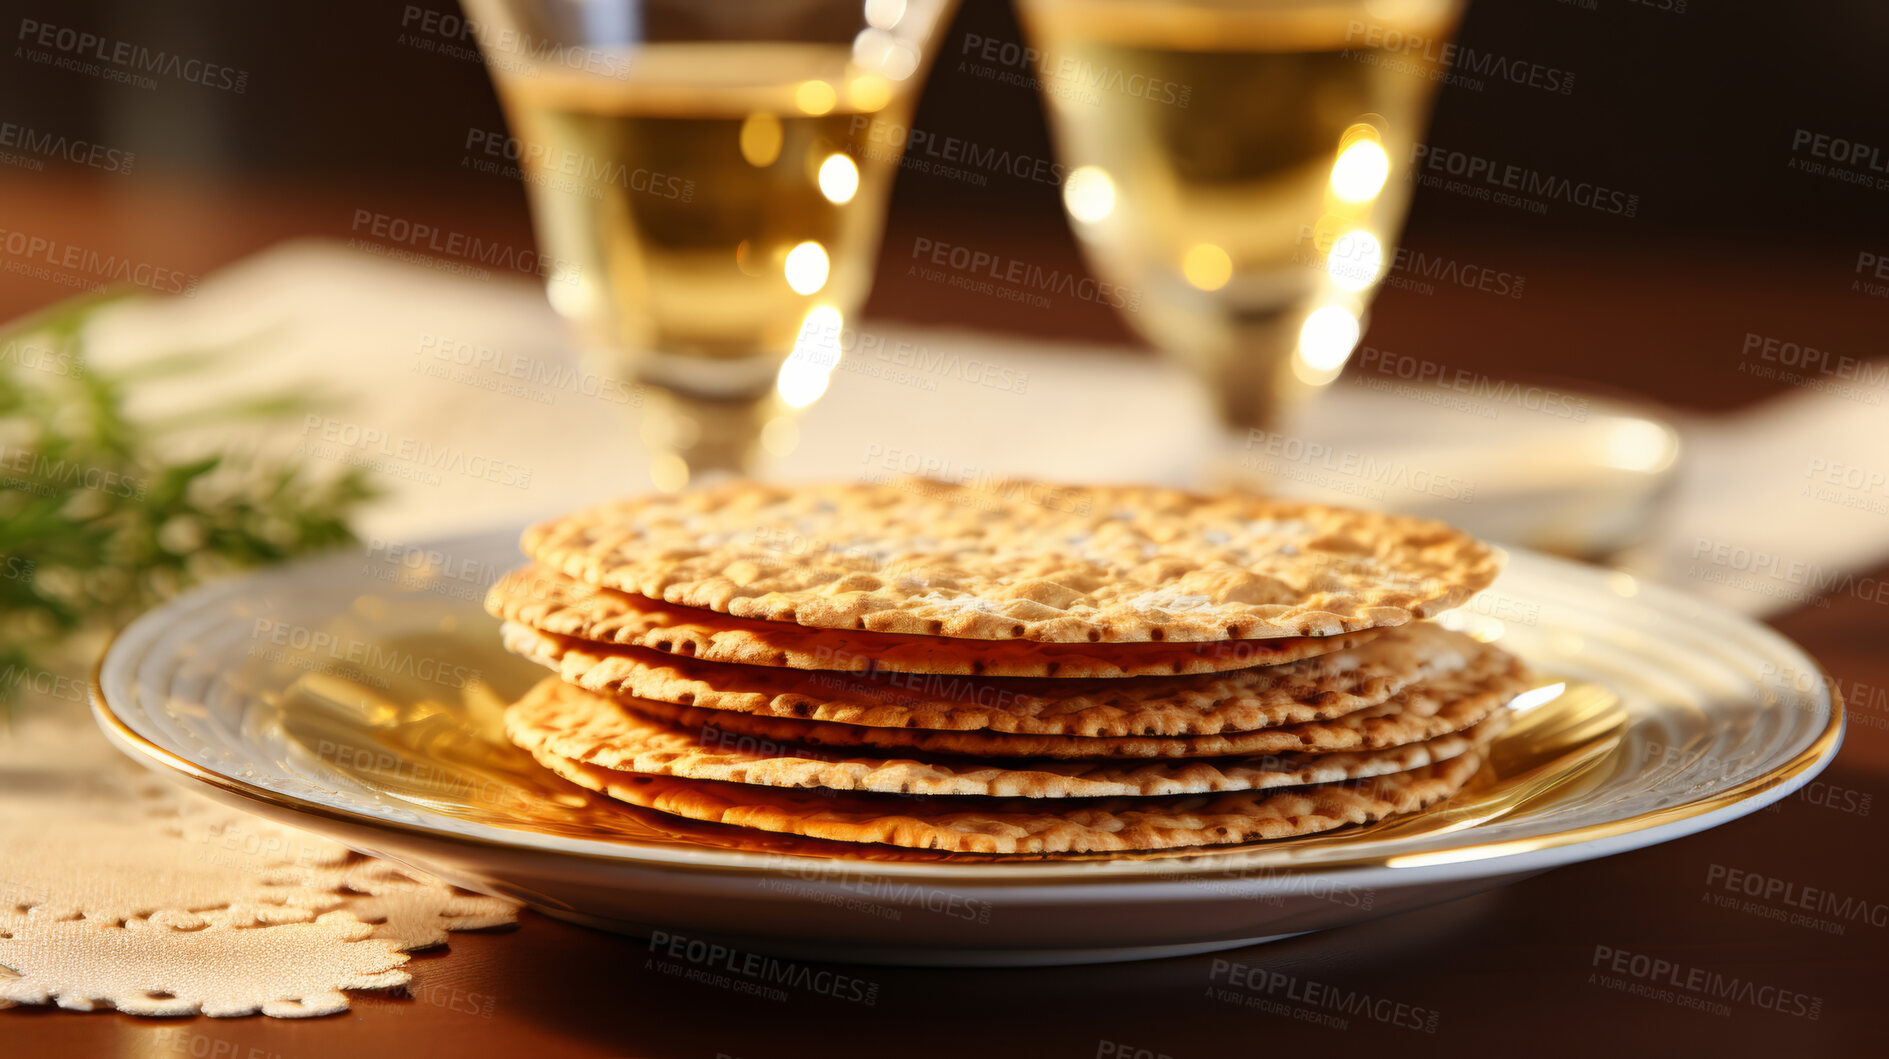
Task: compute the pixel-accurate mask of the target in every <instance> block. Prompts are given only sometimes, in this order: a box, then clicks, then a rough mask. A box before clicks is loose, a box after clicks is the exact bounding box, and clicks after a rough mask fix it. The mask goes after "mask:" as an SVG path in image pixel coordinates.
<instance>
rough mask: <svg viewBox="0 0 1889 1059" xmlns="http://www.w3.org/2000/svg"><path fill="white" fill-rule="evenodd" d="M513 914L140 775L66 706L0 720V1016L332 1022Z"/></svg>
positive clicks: (512, 919)
mask: <svg viewBox="0 0 1889 1059" xmlns="http://www.w3.org/2000/svg"><path fill="white" fill-rule="evenodd" d="M516 922H517V906H516V905H514V904H513V903H511V902H509V901H503V900H499V899H497V898H493V897H486V896H483V895H480V894H473V893H468V892H466V891H463V890H460V889H457V888H455V887H453V886H449V885H447V884H446V883H444V882H441V881H440V880H438V879H434V878H432V877H431V876H427V875H423V874H421V873H419V872H415V871H412V870H410V869H407V868H404V867H401V866H400V865H397V864H392V863H390V862H387V861H382V860H377V859H374V858H371V857H364V856H361V855H359V854H356V853H352V852H350V851H349V850H347V849H346V848H345V847H342V846H340V845H337V844H335V843H333V842H330V841H328V840H326V839H323V838H320V837H319V836H316V835H311V834H307V833H306V832H301V831H296V830H294V829H292V828H286V827H281V826H278V825H276V824H273V823H270V822H269V821H266V820H262V819H260V818H257V817H253V816H249V815H247V814H244V813H241V812H238V811H235V810H232V809H228V808H225V807H223V806H220V805H218V804H216V803H213V802H210V801H208V800H206V799H204V798H200V797H198V796H196V795H193V794H189V793H187V792H185V791H183V790H182V789H180V788H176V787H173V786H172V785H170V784H168V783H165V782H163V781H162V780H159V779H157V778H156V777H153V776H151V775H149V774H148V773H143V772H141V771H140V770H138V769H137V768H136V766H134V765H132V764H130V763H129V762H126V761H125V760H124V759H123V758H122V757H120V756H119V755H118V754H117V753H115V752H114V751H113V750H112V749H111V747H110V746H109V745H108V744H107V743H106V742H105V740H104V738H103V737H102V736H100V735H99V734H98V732H97V730H96V729H95V728H93V727H92V725H91V724H90V718H89V717H87V716H86V715H85V714H84V712H83V711H81V710H78V709H75V708H74V707H73V706H72V704H70V703H66V702H57V703H32V702H28V703H24V704H20V705H18V706H16V707H15V717H14V718H13V720H12V721H11V723H10V724H9V723H6V722H4V721H0V1007H5V1006H9V1005H11V1004H58V1005H59V1006H61V1007H65V1008H71V1009H74V1010H79V1011H93V1010H105V1009H112V1008H115V1009H117V1010H120V1011H125V1012H129V1013H132V1014H137V1015H182V1014H190V1013H195V1012H201V1013H202V1014H205V1015H212V1016H230V1015H250V1014H255V1013H257V1012H261V1013H262V1014H264V1015H272V1016H276V1017H279V1018H297V1017H305V1016H310V1015H328V1014H333V1013H336V1012H340V1011H345V1010H347V1007H348V998H347V995H346V993H345V992H344V991H345V990H355V989H375V990H393V989H400V988H402V987H405V986H408V985H409V984H410V983H412V982H413V980H414V977H415V973H416V972H415V970H414V969H413V968H411V967H408V966H406V965H407V961H408V958H407V956H406V953H408V952H413V951H417V950H422V949H428V948H434V947H437V946H440V945H444V944H446V941H447V935H448V933H449V932H452V931H464V930H491V929H495V928H501V927H507V926H511V925H513V924H514V923H516ZM448 958H450V957H448ZM425 966H430V962H429V964H428V965H423V968H422V969H421V970H420V971H419V972H417V973H418V974H419V975H420V976H421V977H422V978H424V977H425V974H426V971H425V970H424V967H425Z"/></svg>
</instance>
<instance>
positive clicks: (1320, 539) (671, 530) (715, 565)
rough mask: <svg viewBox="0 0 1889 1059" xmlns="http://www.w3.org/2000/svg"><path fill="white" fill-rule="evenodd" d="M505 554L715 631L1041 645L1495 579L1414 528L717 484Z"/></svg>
mask: <svg viewBox="0 0 1889 1059" xmlns="http://www.w3.org/2000/svg"><path fill="white" fill-rule="evenodd" d="M523 544H524V549H525V552H526V554H528V555H530V556H531V557H532V558H534V559H536V560H538V561H539V562H541V563H544V564H545V565H547V566H550V567H553V568H555V569H557V570H559V571H561V572H562V573H564V574H566V575H569V576H571V577H574V578H577V579H578V580H581V581H584V582H586V583H588V584H592V585H599V586H603V587H607V588H613V589H619V590H622V591H624V592H629V593H634V594H637V595H642V596H648V597H652V598H657V599H662V600H665V601H667V602H669V603H675V604H680V605H683V606H688V607H700V608H706V609H708V610H713V611H718V612H720V613H724V614H729V615H732V616H735V617H741V618H757V619H764V620H767V621H774V622H793V623H797V624H800V625H804V626H809V627H813V628H820V629H836V630H852V631H870V632H883V633H900V634H905V635H924V636H946V637H965V638H972V639H979V640H1036V641H1043V642H1052V643H1087V642H1098V641H1100V642H1139V641H1150V640H1169V641H1213V640H1240V639H1246V638H1252V637H1274V636H1330V635H1335V634H1337V633H1342V632H1351V631H1356V630H1359V629H1369V628H1376V627H1379V626H1386V625H1401V624H1403V623H1405V622H1408V621H1411V620H1413V619H1417V618H1425V617H1430V616H1432V615H1435V614H1437V613H1439V612H1441V611H1443V610H1446V609H1448V608H1450V607H1454V606H1456V605H1458V604H1460V603H1462V602H1463V601H1464V600H1467V599H1468V598H1469V597H1470V596H1471V595H1473V594H1474V593H1475V592H1477V591H1479V590H1481V589H1482V588H1484V587H1486V586H1487V585H1488V584H1489V583H1490V581H1492V580H1493V579H1494V578H1495V575H1496V573H1497V571H1498V570H1499V569H1500V565H1501V560H1500V556H1499V553H1497V552H1496V551H1495V550H1494V549H1492V548H1490V547H1489V546H1487V545H1485V544H1483V543H1482V542H1480V541H1478V540H1476V539H1475V538H1473V537H1470V536H1469V535H1467V534H1465V533H1463V532H1462V531H1460V530H1457V529H1454V528H1452V527H1450V526H1448V525H1445V524H1443V523H1441V522H1434V521H1431V520H1428V519H1419V518H1413V517H1410V516H1405V515H1388V514H1381V513H1377V512H1369V511H1357V510H1352V509H1348V508H1339V507H1330V506H1327V505H1323V504H1312V503H1300V502H1292V501H1281V500H1272V499H1265V498H1261V497H1257V496H1249V495H1239V494H1221V495H1197V494H1193V493H1186V492H1181V491H1179V490H1174V489H1164V488H1156V487H1147V486H1095V487H1066V486H1052V485H1047V484H1044V483H1040V482H1027V481H998V482H993V483H990V484H988V485H985V486H981V487H977V488H973V487H970V486H963V485H952V484H949V483H945V482H936V481H928V480H924V479H902V480H897V481H890V482H884V483H848V484H824V485H821V484H795V485H791V486H777V485H767V484H763V483H759V482H752V481H736V482H730V483H727V484H724V485H719V486H714V487H711V488H707V489H702V490H697V491H692V492H684V493H680V494H675V495H659V496H646V497H638V498H635V499H630V500H621V501H617V502H614V503H609V504H604V505H601V506H598V507H593V508H589V509H587V510H584V511H578V512H575V513H572V514H569V515H565V516H563V517H561V518H558V519H553V520H552V521H550V522H546V523H543V524H541V525H537V526H533V527H532V528H531V529H529V530H527V531H526V532H525V535H524V540H523ZM534 624H535V623H534ZM539 627H540V628H544V626H539ZM548 631H558V630H548Z"/></svg>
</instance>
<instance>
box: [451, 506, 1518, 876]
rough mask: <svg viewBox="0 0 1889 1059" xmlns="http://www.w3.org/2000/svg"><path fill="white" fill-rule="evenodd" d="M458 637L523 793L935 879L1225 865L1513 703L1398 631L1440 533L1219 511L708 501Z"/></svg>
mask: <svg viewBox="0 0 1889 1059" xmlns="http://www.w3.org/2000/svg"><path fill="white" fill-rule="evenodd" d="M524 549H525V552H526V554H527V555H528V556H529V557H530V559H531V560H532V564H531V565H529V566H527V567H525V568H524V569H521V570H518V571H516V572H514V573H512V574H510V575H508V576H507V577H506V578H504V579H503V580H502V581H500V582H499V583H498V584H497V585H495V586H494V587H493V589H492V591H491V594H490V595H489V596H488V597H487V601H486V605H487V609H489V610H491V611H492V612H493V613H494V614H496V615H497V616H499V617H501V618H503V619H504V620H505V622H506V625H505V641H506V646H507V647H509V648H510V649H511V650H513V651H515V652H517V653H519V654H522V655H524V656H526V657H528V658H531V659H534V660H536V661H539V662H541V663H543V664H544V665H546V666H548V667H550V668H551V669H553V670H555V671H556V673H557V677H556V678H554V679H550V680H547V681H545V682H544V683H542V684H540V685H539V686H538V687H536V688H534V689H533V690H532V691H531V693H530V694H529V695H527V696H526V697H525V699H524V700H523V701H521V702H519V703H518V704H516V705H515V706H513V707H512V709H511V711H510V712H509V714H508V716H507V730H508V732H509V734H510V736H511V738H512V739H513V740H514V741H515V742H517V743H518V744H519V745H520V746H522V747H524V748H525V749H526V750H528V751H530V752H531V753H532V755H534V756H535V757H536V758H537V759H538V760H539V761H540V762H542V763H543V764H544V765H546V766H547V767H549V768H551V769H553V770H555V771H557V772H558V773H559V774H561V775H563V776H564V777H565V778H567V779H570V780H572V781H574V782H576V783H579V784H582V785H583V786H586V787H589V788H591V789H593V790H597V791H601V792H603V793H605V794H607V795H609V796H610V797H612V798H616V799H619V800H621V801H623V802H627V803H630V804H632V805H637V806H641V807H643V808H645V809H648V810H654V811H656V812H660V813H667V814H672V815H674V816H681V817H687V818H690V819H693V820H698V821H709V822H714V823H719V824H726V825H733V826H737V827H745V828H757V829H761V830H765V831H771V832H780V833H786V834H795V835H805V836H809V837H814V838H821V839H830V840H840V841H846V842H868V843H885V844H890V845H894V846H902V847H915V848H923V849H934V850H947V851H954V852H965V853H995V854H1018V853H1024V854H1038V855H1040V854H1056V853H1091V854H1092V853H1107V852H1112V851H1124V852H1125V851H1134V850H1156V849H1177V848H1189V847H1225V846H1230V845H1234V844H1239V843H1245V842H1252V841H1258V840H1264V839H1276V838H1283V837H1287V836H1292V835H1302V834H1309V833H1312V832H1317V831H1325V830H1329V829H1332V828H1337V827H1342V826H1345V825H1347V824H1358V823H1364V822H1368V821H1372V820H1377V819H1381V818H1383V817H1385V816H1389V815H1392V814H1396V813H1409V812H1415V811H1417V810H1420V809H1423V808H1425V807H1427V806H1430V805H1433V804H1435V803H1437V802H1439V801H1441V800H1443V799H1445V798H1448V797H1449V796H1450V795H1451V794H1453V793H1455V792H1456V791H1457V790H1459V789H1460V788H1461V787H1462V786H1463V785H1464V784H1465V783H1466V782H1467V781H1468V780H1469V778H1470V777H1471V776H1472V775H1473V774H1474V773H1475V772H1476V770H1477V769H1478V768H1479V767H1480V764H1481V758H1482V753H1481V752H1482V749H1483V748H1484V747H1485V746H1486V744H1487V743H1488V742H1489V740H1490V739H1492V738H1493V737H1494V736H1495V735H1496V734H1497V733H1498V732H1499V731H1500V730H1501V728H1502V726H1503V725H1504V724H1505V723H1506V720H1507V713H1506V711H1505V710H1504V709H1503V707H1504V706H1506V705H1507V704H1508V702H1509V701H1510V700H1511V699H1513V698H1514V697H1515V696H1516V695H1517V694H1518V693H1519V692H1521V691H1523V690H1526V689H1527V688H1529V687H1530V686H1531V683H1532V681H1531V678H1530V676H1529V674H1528V672H1527V671H1526V669H1525V668H1524V667H1523V666H1522V665H1521V663H1520V662H1519V661H1517V660H1516V659H1515V658H1513V657H1512V656H1510V655H1508V654H1506V653H1504V652H1503V651H1501V650H1499V649H1497V648H1495V647H1493V646H1491V645H1488V644H1484V643H1481V642H1479V641H1477V640H1475V639H1472V638H1470V637H1468V636H1465V635H1463V634H1461V633H1457V632H1453V631H1450V630H1448V629H1444V628H1442V627H1440V626H1438V625H1435V624H1432V623H1430V622H1426V621H1423V620H1421V619H1424V618H1428V617H1430V616H1432V615H1435V614H1437V613H1439V612H1441V611H1444V610H1446V609H1448V608H1450V607H1454V606H1456V605H1458V604H1460V603H1462V602H1464V601H1465V600H1467V599H1468V598H1469V597H1470V596H1471V595H1472V594H1473V593H1475V592H1476V591H1478V590H1480V589H1482V588H1483V587H1485V586H1487V585H1488V584H1489V582H1490V581H1491V580H1493V579H1494V577H1495V574H1496V572H1497V569H1498V567H1499V558H1498V555H1497V553H1495V552H1494V551H1493V550H1492V549H1490V548H1489V547H1487V546H1486V545H1484V544H1482V543H1481V542H1479V541H1476V540H1474V539H1473V538H1470V537H1468V536H1466V535H1465V534H1463V533H1461V532H1460V531H1457V530H1455V529H1452V528H1450V527H1448V526H1445V525H1443V524H1441V523H1436V522H1431V521H1426V520H1421V519H1413V518H1405V517H1400V516H1390V515H1382V514H1375V513H1369V512H1362V511H1353V510H1347V509H1342V508H1332V507H1325V506H1321V505H1314V504H1302V503H1289V502H1282V501H1275V500H1266V499H1260V498H1256V497H1250V496H1202V495H1195V494H1189V493H1182V492H1177V491H1174V490H1169V489H1156V488H1138V487H1096V488H1081V489H1078V488H1066V487H1054V486H1046V485H1043V484H1040V483H1029V482H1009V481H1006V482H999V483H993V484H988V485H985V486H982V487H979V488H970V487H964V486H953V485H947V484H944V483H939V482H932V481H925V480H910V481H900V482H890V483H884V484H850V485H803V486H775V485H762V484H757V483H752V482H738V483H731V484H728V485H725V486H721V487H718V488H712V489H707V490H703V491H698V492H691V493H687V494H683V495H679V496H660V497H648V498H639V499H634V500H627V501H620V502H616V503H612V504H607V505H603V506H600V507H596V508H592V509H589V510H586V511H581V512H578V513H575V514H572V515H569V516H566V517H564V518H560V519H556V520H554V521H552V522H548V523H545V524H543V525H540V526H536V527H533V528H532V529H530V530H529V531H527V532H526V534H525V537H524Z"/></svg>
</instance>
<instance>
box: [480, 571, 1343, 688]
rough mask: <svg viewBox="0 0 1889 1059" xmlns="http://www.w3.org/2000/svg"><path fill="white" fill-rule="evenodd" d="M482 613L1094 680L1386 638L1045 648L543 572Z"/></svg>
mask: <svg viewBox="0 0 1889 1059" xmlns="http://www.w3.org/2000/svg"><path fill="white" fill-rule="evenodd" d="M485 609H486V610H487V611H489V612H490V613H491V614H493V615H494V616H496V617H500V618H503V619H505V620H506V621H510V622H516V623H518V624H520V625H527V626H530V627H532V628H534V629H538V630H540V631H542V632H548V633H553V634H556V635H560V636H571V637H576V638H578V639H583V640H592V641H596V642H599V643H613V644H622V645H626V646H635V647H645V648H648V649H650V650H652V651H662V652H664V653H667V654H673V655H681V656H683V657H687V658H702V659H706V660H708V661H712V662H733V663H737V664H741V665H760V666H772V667H775V668H790V669H818V670H828V671H836V672H851V673H863V672H885V673H941V674H954V675H960V676H996V677H1057V678H1097V677H1133V676H1150V675H1155V674H1167V675H1172V674H1177V673H1222V672H1226V671H1228V670H1232V669H1244V668H1246V667H1248V666H1258V665H1277V664H1279V663H1282V662H1291V661H1295V660H1297V659H1300V658H1310V657H1313V656H1315V655H1321V654H1327V653H1329V652H1332V651H1337V650H1341V649H1343V648H1346V647H1350V646H1352V645H1354V644H1360V643H1363V642H1365V641H1366V640H1368V639H1370V638H1371V637H1373V636H1376V635H1378V630H1375V629H1369V630H1364V631H1360V632H1352V633H1344V634H1341V635H1338V636H1282V637H1277V638H1274V639H1268V640H1229V641H1224V642H1216V643H1123V644H1113V643H1110V644H1103V643H1086V642H1084V643H1037V642H1034V641H1028V640H954V639H951V638H948V637H944V636H895V635H890V634H887V633H875V632H845V631H832V630H825V629H809V628H805V627H803V626H800V625H793V624H789V623H787V622H772V621H755V620H750V619H745V618H731V617H729V616H727V615H725V614H717V613H715V612H714V611H709V610H699V609H692V608H689V607H679V606H676V605H674V604H670V603H664V602H662V601H661V600H657V599H651V598H649V597H646V596H637V595H633V594H630V593H626V592H618V591H614V590H611V589H601V588H597V587H596V586H593V585H588V584H585V583H583V582H581V581H578V580H575V579H573V578H570V577H567V576H565V575H563V574H559V573H556V572H554V571H550V570H546V569H544V568H543V567H529V568H526V569H523V570H516V571H513V572H512V573H510V574H507V575H506V576H505V577H503V578H500V579H499V581H498V583H497V584H494V585H493V586H492V588H491V590H490V591H489V592H487V593H486V597H485Z"/></svg>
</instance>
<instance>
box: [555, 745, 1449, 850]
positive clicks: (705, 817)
mask: <svg viewBox="0 0 1889 1059" xmlns="http://www.w3.org/2000/svg"><path fill="white" fill-rule="evenodd" d="M532 755H533V756H534V757H536V758H537V759H538V761H539V762H540V763H542V764H543V765H544V766H545V767H547V768H549V769H552V770H553V771H555V772H557V773H558V774H559V775H561V776H563V777H564V778H566V779H568V780H570V781H572V782H573V783H577V784H579V785H581V786H584V787H588V788H590V789H591V790H595V791H601V792H602V793H604V794H607V795H609V796H610V797H612V798H615V799H617V800H619V801H622V802H627V803H629V804H631V805H637V806H642V807H643V808H646V809H652V810H655V811H657V812H661V813H668V814H670V815H673V816H680V817H686V818H688V819H691V820H702V821H707V822H710V823H720V824H731V825H734V826H737V827H745V828H752V829H756V830H760V831H770V832H778V833H783V834H792V835H804V836H807V837H809V838H821V839H828V840H832V841H840V842H859V843H881V844H886V845H892V846H903V847H907V848H915V849H933V850H945V851H950V852H959V853H997V854H1007V853H1021V854H1043V853H1111V852H1130V851H1135V850H1159V849H1179V848H1193V847H1199V848H1213V847H1227V846H1232V845H1237V844H1240V843H1246V842H1254V841H1259V840H1270V839H1281V838H1290V837H1293V836H1297V835H1309V834H1315V833H1317V832H1321V831H1330V830H1332V829H1334V828H1339V827H1344V826H1346V825H1348V824H1365V823H1370V822H1372V821H1375V820H1381V819H1383V818H1384V817H1387V816H1391V815H1395V814H1398V813H1411V812H1416V811H1418V810H1420V809H1423V808H1426V807H1428V806H1432V805H1435V804H1436V803H1438V802H1441V801H1442V800H1444V799H1445V798H1448V797H1449V796H1450V795H1452V794H1455V793H1456V792H1457V791H1459V790H1461V789H1462V788H1463V786H1464V785H1465V784H1467V783H1468V782H1469V780H1470V779H1471V778H1472V777H1473V776H1474V775H1475V774H1476V770H1477V769H1479V768H1481V767H1482V755H1481V754H1480V753H1479V752H1477V751H1474V750H1472V751H1469V752H1468V753H1464V754H1459V755H1457V756H1456V757H1453V758H1450V759H1449V760H1447V761H1441V762H1437V763H1435V764H1432V765H1425V766H1423V767H1422V768H1417V769H1412V770H1410V771H1408V772H1397V773H1392V774H1391V775H1388V776H1379V777H1376V778H1374V779H1366V780H1353V781H1350V782H1347V783H1326V784H1316V785H1313V786H1309V787H1290V788H1286V789H1283V790H1273V791H1233V792H1228V793H1223V794H1201V795H1190V796H1183V797H1178V798H1103V799H1075V800H1066V801H1054V802H1045V801H1042V800H1032V799H1025V798H990V799H977V800H976V801H977V802H978V804H977V805H975V806H968V805H966V804H964V800H962V799H945V800H928V799H921V798H917V797H911V796H901V795H887V794H843V793H841V794H835V793H831V792H813V791H793V790H783V789H780V788H777V787H762V786H758V785H754V784H745V783H717V782H714V781H712V780H689V779H678V778H676V777H672V776H646V775H640V774H637V773H632V772H618V771H615V770H612V769H606V768H601V767H599V766H596V765H589V764H585V763H584V762H582V761H576V760H573V759H571V758H565V757H559V756H557V755H556V754H552V753H550V752H549V751H548V750H546V749H544V748H543V747H539V748H537V749H535V750H533V751H532Z"/></svg>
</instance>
